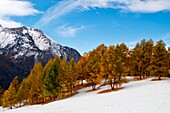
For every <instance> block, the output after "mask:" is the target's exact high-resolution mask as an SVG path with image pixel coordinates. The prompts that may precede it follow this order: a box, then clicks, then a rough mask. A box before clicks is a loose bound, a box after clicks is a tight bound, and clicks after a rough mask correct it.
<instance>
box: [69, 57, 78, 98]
mask: <svg viewBox="0 0 170 113" xmlns="http://www.w3.org/2000/svg"><path fill="white" fill-rule="evenodd" d="M68 76H69V79H68V81H67V82H68V84H69V90H70V93H71V95H72V94H73V91H74V89H73V88H74V87H75V85H76V82H77V65H76V62H75V61H74V58H71V60H70V62H69V67H68Z"/></svg>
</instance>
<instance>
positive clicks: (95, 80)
mask: <svg viewBox="0 0 170 113" xmlns="http://www.w3.org/2000/svg"><path fill="white" fill-rule="evenodd" d="M106 49H107V47H106V46H105V45H104V44H101V45H99V46H98V47H97V48H96V49H94V50H93V51H91V52H90V53H89V56H88V63H87V65H86V70H87V73H88V74H87V76H86V80H87V82H89V83H90V84H91V86H92V89H93V90H95V89H96V85H97V84H99V83H100V82H101V80H102V76H101V69H100V67H101V66H100V65H101V59H102V56H103V55H104V53H105V51H106Z"/></svg>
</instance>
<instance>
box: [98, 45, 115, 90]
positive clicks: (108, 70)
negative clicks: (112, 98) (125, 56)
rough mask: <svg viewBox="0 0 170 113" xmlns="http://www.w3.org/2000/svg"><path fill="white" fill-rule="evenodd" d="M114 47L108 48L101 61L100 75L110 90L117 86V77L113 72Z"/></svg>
mask: <svg viewBox="0 0 170 113" xmlns="http://www.w3.org/2000/svg"><path fill="white" fill-rule="evenodd" d="M114 48H115V47H114V46H109V47H108V48H107V50H106V52H105V53H104V55H103V57H102V60H101V75H102V78H103V79H104V80H105V81H108V83H109V84H110V87H111V89H112V90H114V89H115V85H117V82H116V81H117V79H118V76H117V75H116V74H115V71H114V62H115V53H114Z"/></svg>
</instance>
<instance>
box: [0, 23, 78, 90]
mask: <svg viewBox="0 0 170 113" xmlns="http://www.w3.org/2000/svg"><path fill="white" fill-rule="evenodd" d="M56 55H57V56H59V57H60V58H63V57H66V59H67V60H68V61H69V60H70V59H71V58H74V60H75V61H78V60H79V59H80V54H79V53H78V51H76V50H75V49H73V48H69V47H66V46H61V45H60V44H58V43H56V42H54V41H53V40H52V39H51V38H49V37H48V36H47V35H45V34H44V33H43V32H42V31H41V30H38V29H33V28H29V27H25V26H23V27H20V28H3V27H2V26H0V58H1V57H2V58H3V59H5V61H8V60H9V61H10V62H12V63H13V64H15V65H16V66H14V67H17V69H18V71H20V72H22V73H17V71H15V74H12V73H13V72H12V70H10V73H9V72H8V71H9V68H10V67H11V65H10V64H6V66H5V67H4V66H2V64H1V61H0V70H2V71H0V86H3V87H4V88H7V87H8V86H9V83H10V82H11V80H12V79H13V78H14V77H15V76H16V75H18V76H19V77H20V76H24V77H26V76H28V74H29V72H30V70H31V69H32V67H33V65H34V64H35V63H36V62H38V61H40V62H41V63H42V64H43V65H45V64H46V63H47V61H48V60H49V59H50V58H54V57H55V56H56ZM3 63H4V62H3ZM3 65H4V64H3ZM12 68H13V67H12ZM17 69H14V70H17ZM9 78H10V79H9ZM22 78H23V77H20V79H22ZM2 81H5V82H6V83H7V84H8V85H4V84H3V83H2Z"/></svg>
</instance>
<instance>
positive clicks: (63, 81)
mask: <svg viewBox="0 0 170 113" xmlns="http://www.w3.org/2000/svg"><path fill="white" fill-rule="evenodd" d="M169 74H170V51H169V50H167V49H166V45H165V43H164V42H163V41H162V40H160V41H158V42H156V43H154V42H153V41H152V40H148V41H146V40H145V39H144V40H142V41H141V42H140V43H137V44H136V46H135V47H134V48H133V49H129V48H128V47H127V46H126V44H124V43H122V44H117V45H111V46H109V47H107V46H105V45H104V44H101V45H99V46H98V47H96V48H95V49H94V50H92V51H90V52H88V53H85V54H84V55H83V56H82V57H81V59H80V61H79V62H78V63H76V62H75V61H74V59H73V58H72V59H71V60H70V61H69V62H67V60H66V58H63V59H60V58H59V57H58V56H56V57H55V58H54V59H50V60H49V61H48V63H47V64H46V65H45V67H43V66H42V65H41V63H40V62H38V63H37V64H35V65H34V67H33V69H32V70H31V73H30V74H29V76H28V77H27V78H25V79H24V80H23V81H22V83H21V84H19V82H18V77H17V76H16V77H15V78H14V80H13V81H12V82H11V84H10V87H9V88H8V90H6V91H5V92H4V94H3V96H2V106H3V107H11V106H15V105H16V104H17V103H19V104H20V106H21V105H23V104H24V105H26V104H37V103H47V102H50V101H54V100H58V99H63V98H67V97H70V96H72V95H75V94H77V93H78V92H77V90H78V89H80V88H82V87H85V86H91V88H92V90H96V85H98V84H101V83H103V84H101V85H104V84H109V85H110V89H111V90H115V87H116V88H117V87H120V86H121V85H122V84H123V83H126V82H128V81H127V80H126V76H134V77H136V78H137V79H139V80H141V79H145V78H147V77H152V76H156V77H157V78H158V80H161V78H162V77H167V76H168V75H169ZM103 81H104V82H103Z"/></svg>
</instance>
